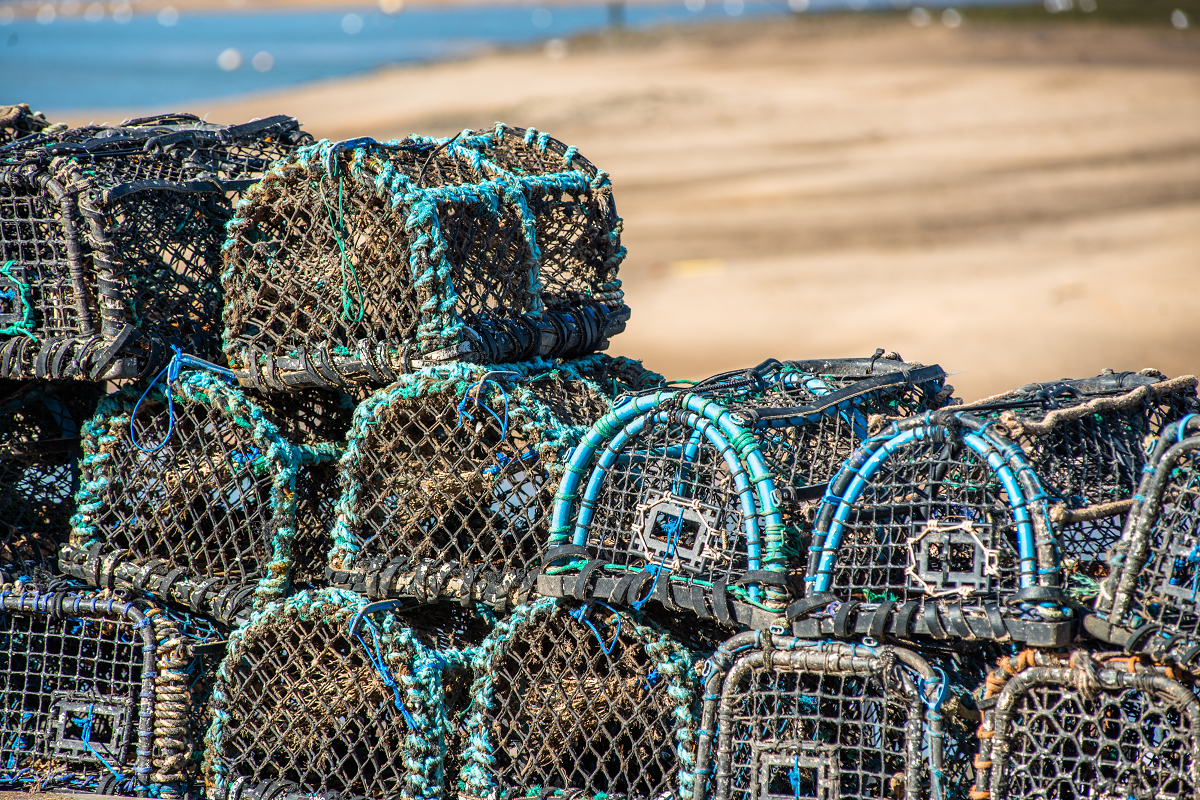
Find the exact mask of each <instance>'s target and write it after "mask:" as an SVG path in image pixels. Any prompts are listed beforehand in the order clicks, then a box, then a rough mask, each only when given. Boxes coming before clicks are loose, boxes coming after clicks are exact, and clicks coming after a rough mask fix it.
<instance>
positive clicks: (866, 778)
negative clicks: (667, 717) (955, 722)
mask: <svg viewBox="0 0 1200 800" xmlns="http://www.w3.org/2000/svg"><path fill="white" fill-rule="evenodd" d="M767 639H769V640H770V641H769V642H768V641H767ZM706 675H707V691H706V692H705V698H704V711H703V719H702V723H701V731H700V735H699V741H698V746H697V772H698V773H699V774H700V775H701V776H702V777H704V779H705V780H703V781H698V782H697V786H698V791H697V793H696V795H695V797H696V798H697V800H703V798H704V797H705V796H706V795H707V796H710V797H713V798H715V799H716V800H729V798H738V799H739V800H779V799H781V798H820V799H821V800H835V798H905V799H906V800H917V798H925V797H929V796H931V793H932V792H933V784H934V782H935V781H940V780H941V778H940V777H937V776H941V775H942V766H943V758H942V756H943V748H942V742H943V734H942V731H943V724H942V722H943V721H942V716H941V713H940V706H939V705H938V704H937V702H936V695H937V694H938V690H939V686H940V684H941V681H942V680H943V679H944V676H939V675H938V674H937V673H935V672H934V670H933V669H932V668H931V667H930V665H929V663H928V662H927V661H925V659H923V658H921V657H920V656H919V655H917V654H916V653H915V652H912V651H910V650H904V649H901V648H890V647H889V648H868V647H863V646H858V645H848V644H837V643H832V644H828V645H825V646H817V645H814V644H806V643H803V642H800V641H798V640H796V639H793V638H790V637H786V638H785V637H782V636H771V637H766V636H763V635H758V636H756V635H754V634H740V635H739V636H737V637H734V639H732V640H730V641H729V642H727V643H726V645H725V647H724V648H723V649H722V651H720V652H719V653H718V655H717V656H716V657H714V658H713V659H710V661H709V662H708V668H707V670H706ZM930 704H932V705H933V708H932V709H930V708H929V705H930ZM933 796H935V797H936V796H944V795H941V794H940V792H938V793H933Z"/></svg>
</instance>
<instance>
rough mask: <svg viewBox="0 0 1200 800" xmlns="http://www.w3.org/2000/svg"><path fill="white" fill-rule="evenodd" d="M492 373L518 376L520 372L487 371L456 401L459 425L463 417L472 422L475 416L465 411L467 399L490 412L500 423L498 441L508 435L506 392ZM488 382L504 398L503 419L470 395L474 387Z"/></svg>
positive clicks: (481, 386)
mask: <svg viewBox="0 0 1200 800" xmlns="http://www.w3.org/2000/svg"><path fill="white" fill-rule="evenodd" d="M492 375H516V376H518V377H520V373H517V372H511V371H505V372H489V373H488V374H486V375H484V376H483V377H482V378H480V379H479V380H477V381H475V383H472V384H471V385H470V387H469V388H468V389H467V391H466V393H465V394H464V395H463V397H462V400H460V401H459V403H458V424H459V426H460V427H461V426H462V424H463V417H466V418H467V419H469V420H471V421H472V422H474V421H475V417H474V416H473V415H472V414H471V412H469V411H467V400H468V399H469V400H472V401H473V402H474V403H475V405H476V407H479V408H482V409H483V410H484V411H486V412H488V413H489V414H491V415H492V417H494V418H495V420H496V421H497V422H499V423H500V441H504V439H505V437H506V436H508V392H506V391H504V387H503V386H502V385H501V384H500V383H499V382H498V381H496V380H495V379H494V378H492ZM488 383H490V384H492V385H493V386H495V387H496V388H497V389H499V390H500V396H501V397H503V398H504V418H503V419H501V418H500V415H499V414H497V413H496V412H495V411H493V410H492V409H491V408H490V407H489V406H488V405H487V404H486V403H480V402H479V400H478V398H476V397H472V395H471V392H472V391H474V389H475V387H477V386H478V387H480V389H481V390H482V388H483V386H484V385H485V384H488Z"/></svg>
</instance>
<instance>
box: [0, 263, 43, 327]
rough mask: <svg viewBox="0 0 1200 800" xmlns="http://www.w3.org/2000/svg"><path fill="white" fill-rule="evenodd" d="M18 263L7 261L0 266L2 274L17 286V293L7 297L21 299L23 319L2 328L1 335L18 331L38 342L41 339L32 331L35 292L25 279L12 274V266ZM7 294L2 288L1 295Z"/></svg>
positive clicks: (0, 273)
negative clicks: (19, 278)
mask: <svg viewBox="0 0 1200 800" xmlns="http://www.w3.org/2000/svg"><path fill="white" fill-rule="evenodd" d="M16 263H17V262H16V261H8V262H6V263H5V264H4V266H3V267H0V275H3V276H4V277H6V278H8V279H9V280H10V281H12V282H13V284H14V285H16V287H17V293H16V295H15V296H13V297H8V298H6V299H11V300H19V301H20V303H21V309H22V314H21V321H20V322H14V323H13V324H12V325H9V326H8V327H7V328H2V329H0V335H2V336H12V335H13V334H16V333H23V334H25V335H26V336H28V337H29V338H30V339H33V340H34V341H35V342H36V341H39V340H38V338H37V337H36V336H34V335H33V333H32V330H33V293H32V292H31V291H30V290H29V284H27V283H25V282H24V281H21V280H17V278H16V276H15V275H13V274H12V267H13V265H14V264H16ZM5 294H6V293H5V292H3V290H0V297H4V296H5Z"/></svg>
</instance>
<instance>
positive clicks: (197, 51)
mask: <svg viewBox="0 0 1200 800" xmlns="http://www.w3.org/2000/svg"><path fill="white" fill-rule="evenodd" d="M803 2H804V0H792V3H793V4H794V5H795V4H797V3H803ZM893 2H897V3H900V4H904V3H905V0H811V2H809V3H807V4H806V5H807V6H808V8H807V10H808V12H809V13H818V12H822V11H828V10H831V9H835V8H853V9H869V8H879V7H891V6H892V4H893ZM981 2H988V3H991V2H996V0H966V2H963V1H962V0H960V1H959V2H958V3H957V5H959V6H963V5H972V4H975V5H978V4H980V3H981ZM949 4H951V3H950V2H944V1H943V2H934V3H927V5H943V6H944V5H949ZM66 5H67V4H66V3H64V4H62V5H59V6H57V8H59V9H62V8H64V7H66ZM75 5H76V6H77V9H75V13H73V14H72V15H70V16H66V15H64V14H63V13H62V12H61V11H57V12H55V13H53V14H52V13H51V12H50V11H47V10H46V9H48V8H50V7H49V6H43V9H42V13H41V14H40V15H39V19H38V20H35V19H28V18H18V19H15V20H14V19H12V18H11V17H12V14H11V12H10V11H9V10H8V9H7V8H6V7H5V5H4V4H0V103H10V102H25V103H29V104H30V105H31V106H33V107H34V108H35V109H50V110H58V111H63V110H70V109H96V110H102V109H105V108H122V109H127V108H131V107H133V108H162V107H164V106H171V105H172V104H179V103H184V102H186V101H189V100H195V99H198V98H208V97H228V96H233V95H238V94H244V93H248V92H254V91H261V90H264V89H272V88H279V87H284V86H292V85H296V84H299V83H305V82H308V81H313V80H320V79H323V78H333V77H338V76H343V75H350V74H353V73H358V72H364V71H368V70H371V69H374V68H377V67H380V66H383V65H386V64H397V63H406V62H409V63H411V62H419V61H429V60H434V59H439V58H446V57H453V56H457V55H464V54H469V53H471V52H475V51H478V50H480V49H483V48H487V47H496V46H513V45H521V44H529V43H534V42H537V41H542V40H550V39H554V38H559V37H565V36H570V35H572V34H576V33H580V32H584V31H587V30H596V29H601V28H603V27H605V26H606V25H607V24H608V8H607V7H606V6H605V5H604V4H602V3H582V4H578V5H571V6H555V7H551V8H542V7H538V6H535V5H510V6H496V5H489V6H476V7H472V6H457V7H453V8H436V9H435V8H414V9H406V10H404V11H403V12H401V13H399V14H395V15H388V14H385V13H383V12H382V11H379V10H377V9H376V8H370V9H360V10H351V11H347V10H339V11H309V10H294V9H293V10H287V11H278V12H258V11H256V12H239V11H236V10H231V11H223V12H212V11H207V12H201V11H199V10H197V11H194V12H193V11H190V10H189V9H188V8H187V5H186V3H181V4H180V5H179V6H178V7H177V8H178V11H177V12H174V13H172V12H167V13H160V14H144V15H143V14H133V15H131V14H129V12H128V6H124V8H125V13H124V14H122V13H121V12H120V11H119V10H118V11H117V13H116V14H114V13H113V9H114V8H116V9H120V8H121V6H119V5H115V4H112V3H108V4H105V5H103V6H101V5H100V4H98V3H88V2H87V0H85V1H84V2H83V3H75ZM101 9H103V11H101ZM89 10H90V12H91V14H90V16H93V17H98V16H100V15H101V13H103V16H102V18H100V19H97V20H96V21H88V20H87V19H86V18H85V16H88V12H89ZM789 13H791V11H790V9H789V7H788V4H787V2H785V1H784V0H765V1H762V2H758V1H755V0H751V1H750V2H746V1H745V0H688V2H687V3H684V2H682V0H677V2H673V3H645V4H642V3H637V4H630V5H627V6H626V7H625V10H624V21H625V24H627V25H629V26H631V27H643V26H649V25H656V24H663V23H686V22H700V21H709V22H711V21H714V20H728V21H734V20H735V19H738V18H746V17H761V16H765V15H777V16H781V17H782V16H783V15H786V14H789ZM114 17H115V18H114Z"/></svg>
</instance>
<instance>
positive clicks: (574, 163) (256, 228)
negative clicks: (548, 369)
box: [224, 124, 629, 390]
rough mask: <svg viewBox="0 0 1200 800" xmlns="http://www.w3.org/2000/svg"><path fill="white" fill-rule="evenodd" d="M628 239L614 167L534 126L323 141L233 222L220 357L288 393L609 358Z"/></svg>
mask: <svg viewBox="0 0 1200 800" xmlns="http://www.w3.org/2000/svg"><path fill="white" fill-rule="evenodd" d="M620 239H621V219H620V217H618V216H617V213H616V207H615V206H614V204H613V198H612V188H611V185H610V184H609V181H608V176H607V174H606V173H604V172H603V171H600V170H597V169H596V168H595V167H594V166H592V165H591V164H590V163H588V162H587V161H586V160H585V159H584V158H582V157H581V156H580V155H578V153H577V151H576V150H575V148H574V147H567V146H566V145H564V144H562V143H561V142H558V141H555V140H554V139H551V138H550V137H548V136H546V135H545V134H539V133H538V132H537V131H534V130H532V129H529V130H525V129H521V128H508V127H506V126H504V125H503V124H497V125H496V127H495V129H494V130H490V131H481V132H472V131H464V132H462V133H461V134H459V135H458V136H456V137H454V138H453V139H448V140H447V139H432V138H428V137H420V136H410V137H409V138H407V139H405V140H403V141H398V142H390V143H386V144H380V143H378V142H374V141H372V140H369V139H354V140H350V141H347V142H341V143H337V144H334V143H330V142H327V141H326V142H320V143H318V144H317V145H314V146H313V147H309V148H304V149H302V150H300V151H298V152H297V153H295V154H294V155H293V156H292V157H290V158H288V159H287V160H286V161H284V162H282V163H280V164H278V165H276V166H275V167H274V168H272V170H271V171H270V172H269V173H267V175H266V176H265V177H264V178H263V181H262V183H261V184H259V185H258V186H257V187H254V188H252V189H251V190H250V191H249V192H248V193H247V199H246V201H245V202H244V203H242V204H239V206H238V209H237V214H236V216H235V218H234V219H233V221H232V222H231V223H230V227H229V242H228V243H227V245H226V252H225V258H226V267H227V270H226V273H225V278H224V287H225V292H226V297H227V302H226V306H225V316H224V323H225V333H224V344H225V352H226V354H227V356H228V357H229V362H230V364H231V365H232V366H234V368H235V369H238V370H244V371H246V372H248V373H249V377H248V379H249V380H252V381H255V382H256V384H259V383H261V384H263V385H265V386H267V387H269V388H271V389H275V390H286V389H290V388H293V387H298V386H313V385H315V386H340V385H342V384H343V382H346V381H349V382H359V383H373V384H376V385H385V384H388V383H391V382H392V381H394V380H395V379H396V376H397V375H398V374H399V373H401V372H408V371H410V369H411V368H412V367H421V366H428V365H430V364H433V363H437V362H443V361H450V360H460V359H461V360H464V361H471V362H475V363H480V364H495V363H502V362H503V363H509V362H519V361H526V360H529V359H532V358H535V357H539V356H542V357H576V356H580V355H585V354H587V353H590V352H593V351H596V350H603V349H604V348H605V347H607V343H608V337H609V336H612V335H614V334H616V333H619V332H620V331H622V330H624V326H625V320H626V319H628V317H629V309H628V308H627V307H625V305H624V303H623V299H622V298H623V294H622V292H621V290H620V282H619V281H618V280H617V269H618V267H619V265H620V263H621V260H622V259H623V258H624V256H625V249H624V248H623V247H621V242H620Z"/></svg>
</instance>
